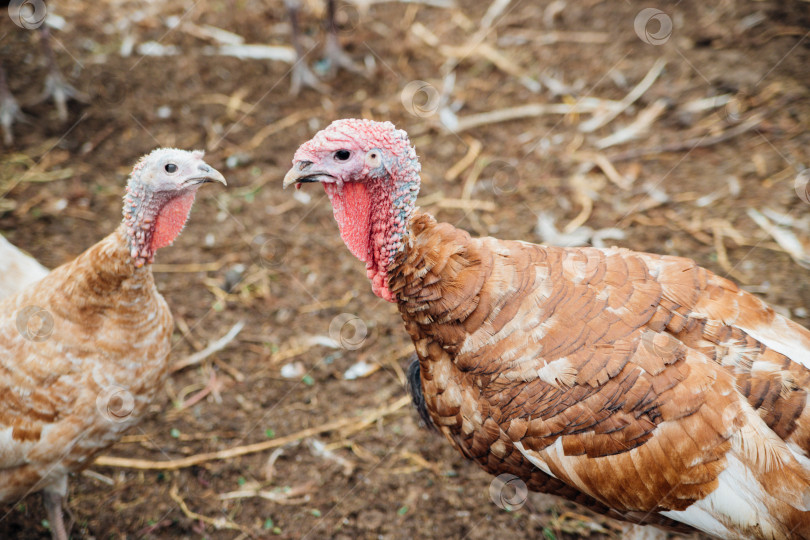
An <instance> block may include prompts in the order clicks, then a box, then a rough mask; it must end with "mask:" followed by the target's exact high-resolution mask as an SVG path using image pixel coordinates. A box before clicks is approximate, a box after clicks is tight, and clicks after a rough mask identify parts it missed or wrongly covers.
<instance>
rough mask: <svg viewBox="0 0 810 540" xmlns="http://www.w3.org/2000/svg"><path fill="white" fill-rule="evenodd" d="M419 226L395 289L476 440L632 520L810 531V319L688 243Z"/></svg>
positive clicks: (454, 425)
mask: <svg viewBox="0 0 810 540" xmlns="http://www.w3.org/2000/svg"><path fill="white" fill-rule="evenodd" d="M410 234H411V237H410V239H409V241H408V242H407V244H406V247H405V249H403V250H402V252H400V254H399V255H398V256H397V258H396V260H395V261H394V263H393V264H392V265H391V267H390V269H389V274H388V275H389V289H390V290H391V292H392V293H394V295H395V296H396V298H397V303H398V306H399V310H400V313H401V315H402V318H403V319H404V321H405V327H406V329H407V331H408V333H409V334H410V336H411V338H412V339H413V342H414V345H415V347H416V352H417V354H418V356H419V361H420V370H421V377H422V385H423V392H424V397H425V401H426V405H427V409H428V410H429V412H430V415H431V418H432V419H433V422H434V423H435V424H436V426H438V428H439V429H440V430H441V431H442V432H443V433H444V434H445V436H446V437H447V438H448V439H449V440H450V441H451V442H452V443H453V445H454V446H455V447H456V448H457V449H458V450H459V451H460V452H462V453H463V454H464V455H465V456H466V457H468V458H469V459H472V460H475V461H476V462H477V463H478V464H479V465H481V466H482V467H483V468H484V469H485V470H487V471H489V472H491V473H493V474H500V473H502V472H510V473H512V474H515V475H516V476H518V477H520V478H522V479H524V480H527V484H528V487H529V488H530V489H534V490H537V491H543V492H549V493H554V494H558V495H562V496H565V497H567V498H569V499H573V500H578V501H579V502H581V503H583V504H585V505H586V506H591V507H592V508H594V509H596V510H601V511H603V512H605V508H608V509H610V510H609V511H607V512H605V513H608V514H614V515H616V514H618V515H621V516H623V517H625V519H628V520H630V521H634V522H636V523H639V522H641V523H657V524H663V525H671V524H672V522H673V521H675V522H680V523H684V524H687V525H690V526H692V527H695V528H698V529H700V530H703V531H704V532H707V533H709V534H712V535H715V536H717V537H721V538H810V514H808V513H807V509H808V505H810V468H808V466H807V465H808V463H809V462H808V460H807V458H806V455H807V452H808V449H810V421H809V419H808V415H810V409H808V407H807V391H808V389H809V388H810V371H808V369H807V367H806V366H807V365H808V363H810V332H808V331H807V330H805V329H804V328H802V327H800V326H799V325H796V324H795V323H793V322H791V321H789V320H787V319H785V318H783V317H781V316H780V315H778V314H776V313H775V312H774V311H773V310H772V309H770V308H769V307H768V306H767V305H765V304H764V303H763V302H761V301H760V300H759V299H757V298H755V297H754V296H752V295H750V294H749V293H746V292H745V291H742V290H741V289H739V288H738V287H737V286H736V285H734V284H733V283H732V282H730V281H728V280H726V279H723V278H721V277H718V276H715V275H714V274H712V273H711V272H709V271H708V270H705V269H703V268H700V267H699V266H697V265H696V264H695V263H694V262H693V261H691V260H688V259H683V258H678V257H667V256H658V255H650V254H643V253H636V252H632V251H629V250H624V249H617V248H613V249H606V250H602V249H595V248H555V247H549V246H539V245H533V244H528V243H523V242H511V241H501V240H496V239H493V238H480V239H474V238H471V237H470V236H469V235H468V234H467V233H466V232H464V231H462V230H459V229H456V228H455V227H452V226H451V225H448V224H440V223H437V222H436V221H435V220H434V219H433V218H431V217H430V216H428V215H419V214H417V215H416V216H415V217H414V218H413V219H412V221H411V226H410ZM718 510H720V511H718ZM723 512H727V513H728V514H729V515H731V516H734V519H729V518H728V517H727V516H726V515H724V514H723Z"/></svg>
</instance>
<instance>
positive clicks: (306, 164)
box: [282, 161, 331, 189]
mask: <svg viewBox="0 0 810 540" xmlns="http://www.w3.org/2000/svg"><path fill="white" fill-rule="evenodd" d="M311 168H312V162H311V161H296V162H295V163H293V166H292V169H290V170H289V171H287V174H285V175H284V183H283V184H282V187H283V188H284V189H287V188H288V187H289V186H291V185H293V184H295V187H296V188H300V187H301V184H306V183H309V182H321V181H322V180H324V179H325V178H327V177H331V175H329V174H327V173H324V172H322V171H313V170H311Z"/></svg>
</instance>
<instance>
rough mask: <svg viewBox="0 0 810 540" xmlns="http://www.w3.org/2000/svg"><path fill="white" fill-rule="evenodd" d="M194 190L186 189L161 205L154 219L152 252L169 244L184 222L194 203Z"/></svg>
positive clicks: (181, 228)
mask: <svg viewBox="0 0 810 540" xmlns="http://www.w3.org/2000/svg"><path fill="white" fill-rule="evenodd" d="M194 195H196V193H195V191H193V190H192V191H188V192H186V193H183V194H182V195H179V196H177V197H174V198H172V199H171V200H170V201H169V202H167V203H166V204H165V205H163V208H161V209H160V213H158V215H157V219H156V220H155V232H154V234H153V235H152V245H151V248H152V253H154V252H155V250H157V249H160V248H162V247H166V246H169V245H171V243H172V242H174V239H175V238H177V235H178V234H180V231H182V230H183V227H184V226H185V224H186V220H187V219H188V214H189V212H191V205H192V204H194Z"/></svg>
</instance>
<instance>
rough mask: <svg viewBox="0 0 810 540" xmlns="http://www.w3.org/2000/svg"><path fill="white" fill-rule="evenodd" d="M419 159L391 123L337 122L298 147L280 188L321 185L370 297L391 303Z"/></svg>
mask: <svg viewBox="0 0 810 540" xmlns="http://www.w3.org/2000/svg"><path fill="white" fill-rule="evenodd" d="M420 168H421V167H420V165H419V159H418V158H417V156H416V151H415V150H414V148H413V147H412V146H411V143H410V141H409V140H408V134H407V133H405V132H404V131H402V130H398V129H397V128H395V127H394V125H393V124H392V123H390V122H374V121H372V120H354V119H351V120H337V121H335V122H332V124H330V125H329V127H327V128H326V129H323V130H321V131H319V132H318V133H317V134H316V135H315V136H314V137H313V138H312V139H311V140H310V141H308V142H306V143H304V144H303V145H301V147H300V148H299V149H298V151H297V152H296V153H295V157H294V158H293V167H292V169H290V171H289V172H288V173H287V174H286V176H285V177H284V187H285V188H286V187H287V186H289V185H292V184H296V187H301V184H303V183H306V182H320V183H322V184H323V187H324V189H325V190H326V194H327V195H328V196H329V200H330V201H331V202H332V209H333V211H334V214H335V220H337V222H338V226H339V227H340V236H341V238H343V242H345V244H346V246H347V247H348V248H349V250H350V251H351V252H352V253H353V254H354V255H355V256H356V257H357V258H358V259H360V260H361V261H363V262H365V263H366V274H367V275H368V277H369V279H370V280H371V288H372V290H373V291H374V294H376V295H377V296H379V297H380V298H383V299H385V300H388V301H389V302H394V301H395V298H394V295H393V294H392V293H391V291H390V290H389V289H388V267H389V266H390V265H391V263H392V262H393V261H394V258H395V256H396V254H397V253H398V252H399V251H400V250H401V249H402V247H403V239H404V237H405V236H406V233H407V228H408V223H409V221H410V218H411V215H412V214H413V211H414V208H415V204H416V196H417V194H418V193H419V182H420V179H419V171H420Z"/></svg>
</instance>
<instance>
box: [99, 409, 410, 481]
mask: <svg viewBox="0 0 810 540" xmlns="http://www.w3.org/2000/svg"><path fill="white" fill-rule="evenodd" d="M410 401H411V398H410V396H403V397H401V398H399V399H398V400H396V401H394V402H392V403H389V404H388V405H386V406H384V407H381V408H379V409H375V410H373V411H371V412H369V413H367V414H366V415H364V416H363V417H361V418H360V419H357V418H342V419H340V420H335V421H333V422H327V423H325V424H321V425H320V426H316V427H312V428H308V429H304V430H301V431H299V432H297V433H293V434H291V435H287V436H286V437H279V438H276V439H271V440H269V441H262V442H259V443H254V444H248V445H245V446H236V447H233V448H226V449H225V450H220V451H218V452H206V453H204V454H196V455H193V456H188V457H185V458H180V459H170V460H165V461H153V460H150V459H133V458H124V457H116V456H101V457H99V458H98V459H96V461H95V464H96V465H97V466H99V467H125V468H129V469H142V470H163V471H171V470H177V469H185V468H188V467H193V466H194V465H199V464H201V463H207V462H209V461H218V460H224V459H231V458H235V457H239V456H245V455H248V454H255V453H257V452H264V451H265V450H269V449H270V448H277V447H279V446H284V445H285V444H289V443H291V442H295V441H298V440H300V439H303V438H305V437H312V436H313V435H320V434H321V433H326V432H328V431H335V430H339V429H345V428H349V427H352V426H358V425H362V426H364V427H366V426H369V425H371V424H373V423H374V422H376V421H377V420H379V419H380V418H384V417H386V416H388V415H389V414H391V413H394V412H396V411H398V410H399V409H401V408H402V407H404V406H405V405H407V404H408V403H410Z"/></svg>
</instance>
